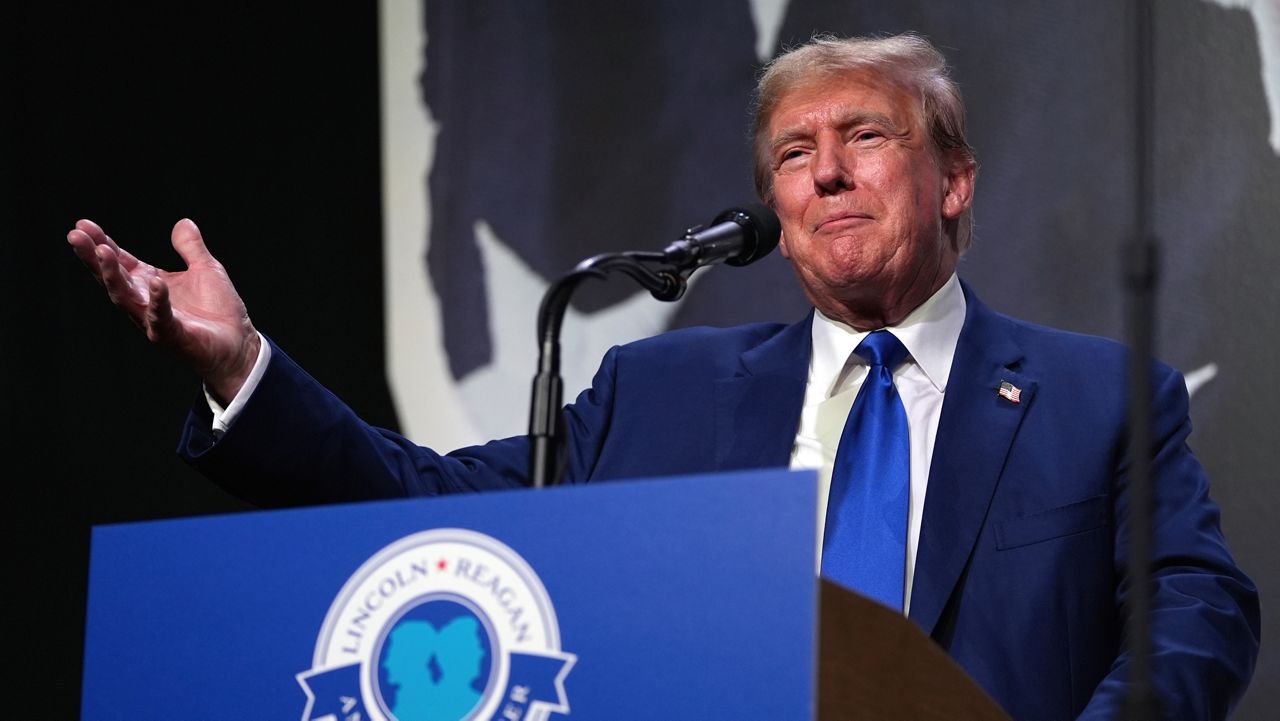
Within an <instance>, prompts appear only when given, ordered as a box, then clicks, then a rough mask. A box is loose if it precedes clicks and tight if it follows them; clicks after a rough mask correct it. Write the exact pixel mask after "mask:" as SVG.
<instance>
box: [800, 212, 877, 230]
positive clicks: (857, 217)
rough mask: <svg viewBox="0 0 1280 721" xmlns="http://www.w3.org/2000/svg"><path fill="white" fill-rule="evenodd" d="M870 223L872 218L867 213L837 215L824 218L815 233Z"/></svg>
mask: <svg viewBox="0 0 1280 721" xmlns="http://www.w3.org/2000/svg"><path fill="white" fill-rule="evenodd" d="M869 222H871V216H870V215H867V214H866V213H853V212H849V213H836V214H834V215H829V216H827V217H826V218H823V219H822V221H821V222H819V223H818V227H816V228H814V232H824V231H826V232H830V231H833V230H843V229H846V228H853V227H856V226H859V225H863V224H864V223H869Z"/></svg>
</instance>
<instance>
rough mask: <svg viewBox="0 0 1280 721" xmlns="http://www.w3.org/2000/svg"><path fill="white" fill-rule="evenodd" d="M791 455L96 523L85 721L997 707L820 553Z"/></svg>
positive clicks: (811, 713) (885, 713) (793, 715)
mask: <svg viewBox="0 0 1280 721" xmlns="http://www.w3.org/2000/svg"><path fill="white" fill-rule="evenodd" d="M815 487H816V479H815V476H814V474H813V473H812V472H809V471H796V472H791V471H750V472H737V473H724V474H714V475H706V476H688V477H681V478H667V479H652V480H635V481H622V482H610V483H600V484H591V485H585V486H565V487H557V488H553V489H547V490H540V491H533V490H514V491H500V492H491V493H484V494H474V495H465V496H451V497H445V498H423V499H409V500H398V501H377V502H366V503H357V504H347V505H335V506H320V507H311V508H299V509H288V510H279V511H256V512H248V513H236V514H227V515H218V516H204V517H197V518H188V519H177V520H164V521H147V522H141V523H127V524H114V525H105V526H98V527H95V528H94V529H93V534H92V546H91V552H90V567H89V598H88V613H87V624H86V635H85V661H84V678H83V702H82V718H83V719H85V720H86V721H98V720H105V719H118V718H130V719H166V720H168V719H179V718H247V719H248V718H251V719H268V718H270V719H292V718H299V719H303V721H310V720H311V719H326V718H332V719H339V720H343V721H346V720H348V719H350V720H351V721H355V720H356V719H359V720H360V721H365V720H366V719H374V720H378V719H383V720H387V721H390V720H391V719H395V720H397V721H410V719H437V718H449V719H452V718H458V719H462V718H466V719H511V721H520V720H521V719H550V718H561V717H562V715H563V716H564V717H566V718H575V719H718V718H725V719H728V718H733V719H815V718H817V719H824V720H825V719H863V718H867V719H872V718H874V719H892V718H902V719H935V718H936V719H944V718H945V719H978V720H985V719H1004V718H1007V716H1005V715H1004V714H1003V712H1002V711H1000V710H999V708H998V707H997V706H996V705H995V704H994V702H992V701H991V699H990V698H989V697H988V696H986V694H985V693H984V692H983V691H982V690H981V689H980V688H978V686H977V685H976V684H975V683H974V682H973V681H972V680H971V679H969V678H968V677H967V676H966V675H965V674H964V672H963V671H962V670H961V669H960V668H959V667H958V666H957V665H956V664H955V663H954V662H952V661H951V660H950V658H949V657H947V656H946V655H945V654H944V653H943V652H942V651H941V650H940V649H939V648H938V647H936V646H935V645H934V644H933V643H932V642H931V641H930V640H929V639H928V638H927V637H926V636H925V635H924V633H923V632H922V631H920V629H918V628H917V627H916V626H915V625H914V624H912V623H911V622H910V621H908V620H906V619H905V618H903V617H902V616H901V615H900V614H897V613H894V612H892V611H890V610H889V609H886V608H884V607H881V606H879V605H877V604H875V603H874V602H871V601H869V600H867V599H865V598H862V597H861V596H858V595H857V594H855V593H853V592H851V591H848V590H845V589H842V588H839V587H837V586H834V585H831V584H828V583H827V582H825V581H824V582H821V583H820V582H819V581H818V580H817V579H816V577H815V574H814V568H815V546H816V536H815V532H816V528H815V526H816V524H815V519H816V511H815V508H816V504H815V492H816V491H815Z"/></svg>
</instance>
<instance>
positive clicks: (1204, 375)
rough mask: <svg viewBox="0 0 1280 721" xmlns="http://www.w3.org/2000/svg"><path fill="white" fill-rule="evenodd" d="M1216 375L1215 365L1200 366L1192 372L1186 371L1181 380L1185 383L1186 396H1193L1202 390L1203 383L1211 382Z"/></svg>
mask: <svg viewBox="0 0 1280 721" xmlns="http://www.w3.org/2000/svg"><path fill="white" fill-rule="evenodd" d="M1217 375H1218V364H1217V363H1209V364H1208V365H1204V366H1200V367H1199V368H1197V369H1195V370H1193V371H1188V372H1187V374H1186V375H1185V376H1184V377H1183V380H1185V381H1186V382H1187V395H1189V396H1194V395H1195V394H1196V391H1198V390H1200V389H1201V388H1203V387H1204V384H1205V383H1208V382H1209V381H1211V380H1213V379H1214V377H1215V376H1217Z"/></svg>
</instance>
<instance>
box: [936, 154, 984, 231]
mask: <svg viewBox="0 0 1280 721" xmlns="http://www.w3.org/2000/svg"><path fill="white" fill-rule="evenodd" d="M943 162H945V163H946V164H947V165H946V174H945V175H944V176H943V180H942V217H943V218H944V219H946V220H955V219H957V218H959V217H960V216H961V214H963V213H964V212H965V211H966V210H968V209H969V207H970V206H972V205H973V183H974V180H975V178H976V176H977V174H978V165H977V163H975V162H974V161H973V158H971V157H968V156H967V155H960V154H954V153H953V154H951V155H949V156H948V157H947V158H946V159H945V160H944V161H943Z"/></svg>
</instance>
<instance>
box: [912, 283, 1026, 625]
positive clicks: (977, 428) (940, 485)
mask: <svg viewBox="0 0 1280 721" xmlns="http://www.w3.org/2000/svg"><path fill="white" fill-rule="evenodd" d="M964 291H965V299H966V301H967V303H968V311H967V313H966V318H965V324H964V328H963V330H962V331H961V332H960V339H959V342H958V344H957V345H956V354H955V359H954V360H953V361H952V370H951V376H950V379H949V381H948V383H947V391H946V398H945V400H944V401H943V404H942V416H941V418H940V419H939V422H938V432H937V441H936V443H935V444H934V450H933V459H932V461H931V462H930V471H929V486H928V490H927V492H926V494H925V505H924V520H923V521H922V523H921V532H920V545H919V548H918V551H917V555H916V565H915V580H914V582H913V585H912V592H911V613H910V615H911V619H912V620H913V621H915V622H916V624H918V625H919V626H920V627H921V628H923V629H924V630H925V631H926V632H928V633H933V631H934V630H935V628H936V626H937V624H938V620H939V618H940V616H941V614H942V611H943V609H944V608H945V606H946V604H947V601H948V599H950V598H951V596H952V594H953V592H954V591H955V589H956V585H957V584H958V583H959V581H960V578H961V576H962V574H963V573H964V569H965V567H966V566H967V565H968V562H969V559H970V558H971V556H972V553H973V549H974V546H975V544H976V543H977V539H978V533H979V531H980V530H981V529H982V526H983V524H984V523H985V522H986V519H987V512H988V510H989V508H990V506H991V499H992V497H993V496H994V494H995V490H996V486H997V485H998V483H999V481H1000V474H1001V472H1002V471H1003V469H1004V463H1005V459H1006V457H1007V456H1008V453H1009V448H1010V446H1011V445H1012V443H1013V439H1014V436H1015V435H1016V433H1017V430H1018V426H1019V425H1020V424H1021V422H1022V417H1023V414H1024V413H1025V412H1026V409H1027V408H1028V407H1029V406H1030V405H1031V403H1032V400H1033V398H1034V396H1035V389H1036V381H1035V379H1034V378H1029V377H1027V376H1025V375H1023V374H1021V373H1019V372H1018V371H1017V368H1018V364H1019V362H1020V360H1021V359H1022V355H1023V354H1022V351H1021V349H1020V348H1019V347H1018V346H1017V344H1016V343H1015V342H1014V341H1013V339H1012V338H1011V337H1010V335H1009V332H1008V329H1007V325H1006V322H1005V321H1004V320H1003V319H1002V318H1001V317H1000V316H998V315H996V314H995V313H992V312H991V311H990V310H988V309H987V308H986V307H985V306H983V305H982V304H981V303H980V302H979V301H978V300H977V298H975V297H974V296H973V293H972V292H971V291H970V289H969V287H968V286H967V285H966V286H964ZM1002 382H1008V383H1011V384H1012V385H1013V386H1016V387H1017V388H1018V389H1020V391H1021V395H1020V398H1019V400H1018V402H1016V403H1015V402H1013V401H1011V400H1009V399H1007V398H1004V397H1002V396H1000V395H999V394H998V390H999V388H1000V384H1001V383H1002Z"/></svg>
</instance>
